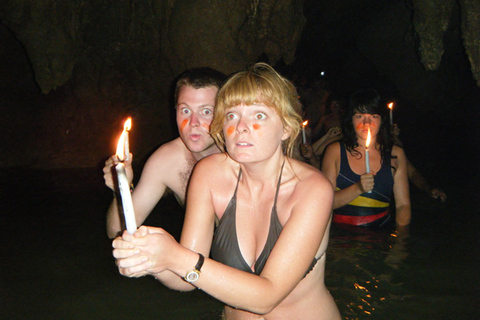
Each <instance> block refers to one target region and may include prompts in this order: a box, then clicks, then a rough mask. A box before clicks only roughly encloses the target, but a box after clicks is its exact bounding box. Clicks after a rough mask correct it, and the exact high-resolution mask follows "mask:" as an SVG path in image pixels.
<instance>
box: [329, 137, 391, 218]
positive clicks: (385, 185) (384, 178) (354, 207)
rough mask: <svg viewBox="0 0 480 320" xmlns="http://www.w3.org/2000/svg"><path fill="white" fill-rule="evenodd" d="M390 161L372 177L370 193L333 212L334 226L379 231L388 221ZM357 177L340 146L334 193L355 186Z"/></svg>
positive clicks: (384, 163)
mask: <svg viewBox="0 0 480 320" xmlns="http://www.w3.org/2000/svg"><path fill="white" fill-rule="evenodd" d="M390 162H391V157H390V156H387V157H386V159H385V161H382V166H381V168H380V170H379V171H378V172H377V174H376V175H375V178H374V179H375V186H374V188H373V190H372V192H371V193H362V194H361V195H360V196H358V197H357V198H355V199H354V200H352V201H351V202H350V203H349V204H347V205H345V206H343V207H340V208H337V209H335V210H334V211H333V213H334V214H333V222H335V223H340V224H350V225H361V226H369V227H379V226H382V225H384V224H385V223H386V222H388V221H389V219H390V214H389V210H388V209H389V206H390V202H391V199H392V194H393V176H392V171H391V167H390ZM359 180H360V175H358V174H356V173H355V172H353V170H352V169H351V168H350V165H349V163H348V158H347V150H346V147H345V144H344V143H343V142H342V141H341V142H340V172H339V174H338V177H337V190H343V189H345V188H348V187H349V186H351V185H353V184H355V183H357V182H358V181H359Z"/></svg>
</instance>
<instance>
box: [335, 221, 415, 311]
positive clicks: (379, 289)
mask: <svg viewBox="0 0 480 320" xmlns="http://www.w3.org/2000/svg"><path fill="white" fill-rule="evenodd" d="M408 238H409V230H408V228H402V229H398V230H393V229H387V230H371V229H366V228H361V227H360V228H358V227H340V226H338V225H335V226H332V229H331V237H330V244H329V248H328V252H327V253H328V256H327V270H326V273H327V274H326V283H327V286H328V287H329V289H330V292H331V293H332V295H333V296H334V297H335V300H336V302H337V304H338V307H339V309H340V312H341V314H342V316H343V317H344V319H372V318H377V317H378V318H382V315H387V313H388V311H387V310H388V309H389V306H390V305H391V304H394V303H396V301H399V300H403V299H404V298H405V296H406V293H405V292H404V289H403V284H402V283H401V282H399V281H396V280H395V279H396V277H395V276H396V274H397V273H398V272H400V271H401V270H402V269H404V268H406V266H405V264H404V262H405V259H406V258H407V257H408V250H407V240H408Z"/></svg>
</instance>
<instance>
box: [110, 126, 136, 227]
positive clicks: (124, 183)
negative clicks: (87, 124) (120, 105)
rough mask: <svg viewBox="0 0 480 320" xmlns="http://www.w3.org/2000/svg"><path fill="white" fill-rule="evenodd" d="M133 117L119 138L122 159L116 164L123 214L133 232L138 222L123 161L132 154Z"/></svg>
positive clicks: (118, 155)
mask: <svg viewBox="0 0 480 320" xmlns="http://www.w3.org/2000/svg"><path fill="white" fill-rule="evenodd" d="M131 121H132V120H131V118H128V120H127V121H125V125H124V127H123V132H122V134H121V135H120V138H119V139H118V144H117V153H116V155H117V158H118V160H119V161H120V163H119V164H117V165H116V166H115V170H116V171H117V178H118V188H119V189H120V196H121V197H122V207H123V215H124V216H125V225H126V227H127V231H128V233H130V234H133V233H134V232H135V230H137V222H136V220H135V212H134V210H133V202H132V195H131V194H130V184H129V183H128V179H127V174H126V172H125V164H124V163H123V162H124V161H125V160H127V159H128V156H129V155H130V150H129V141H128V131H129V130H130V128H131Z"/></svg>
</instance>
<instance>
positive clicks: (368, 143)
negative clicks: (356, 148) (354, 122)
mask: <svg viewBox="0 0 480 320" xmlns="http://www.w3.org/2000/svg"><path fill="white" fill-rule="evenodd" d="M370 140H372V135H371V134H370V127H368V133H367V141H366V142H365V146H366V147H367V149H368V146H369V145H370Z"/></svg>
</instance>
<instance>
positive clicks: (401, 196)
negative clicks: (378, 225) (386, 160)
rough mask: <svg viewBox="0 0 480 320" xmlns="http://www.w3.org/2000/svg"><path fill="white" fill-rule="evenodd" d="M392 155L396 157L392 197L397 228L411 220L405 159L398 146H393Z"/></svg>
mask: <svg viewBox="0 0 480 320" xmlns="http://www.w3.org/2000/svg"><path fill="white" fill-rule="evenodd" d="M392 155H393V156H397V168H396V170H395V175H394V177H393V195H394V196H395V209H396V213H395V221H396V223H397V226H400V227H402V226H407V225H409V224H410V219H411V204H410V190H409V186H408V174H407V157H406V156H405V152H404V151H403V149H402V148H401V147H399V146H394V147H393V149H392Z"/></svg>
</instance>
